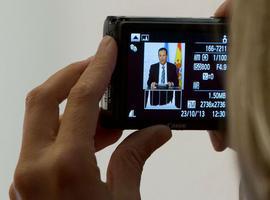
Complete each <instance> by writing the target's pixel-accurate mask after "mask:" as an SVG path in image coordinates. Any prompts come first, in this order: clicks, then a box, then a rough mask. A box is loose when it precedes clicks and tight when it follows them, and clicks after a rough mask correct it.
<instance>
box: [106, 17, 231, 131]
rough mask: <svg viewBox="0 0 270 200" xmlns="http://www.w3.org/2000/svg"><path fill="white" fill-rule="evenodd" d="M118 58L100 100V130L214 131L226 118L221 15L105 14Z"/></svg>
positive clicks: (225, 50) (225, 57) (224, 26)
mask: <svg viewBox="0 0 270 200" xmlns="http://www.w3.org/2000/svg"><path fill="white" fill-rule="evenodd" d="M104 35H110V36H112V37H114V38H115V40H116V41H117V44H118V59H117V64H116V68H115V71H114V73H113V75H112V79H111V82H110V85H109V87H108V89H107V91H106V92H105V94H104V96H103V98H102V100H101V108H102V111H101V124H102V126H104V127H106V128H121V129H141V128H144V127H147V126H151V125H155V124H164V125H168V126H169V127H171V128H172V129H185V130H217V129H223V128H224V127H225V124H226V123H225V122H226V114H227V113H226V98H227V97H226V91H225V87H224V86H225V74H226V71H227V69H228V64H227V60H228V31H227V23H226V20H225V19H223V18H197V19H196V18H139V17H114V16H110V17H107V19H106V20H105V23H104Z"/></svg>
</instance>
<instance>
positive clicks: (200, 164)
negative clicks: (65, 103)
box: [0, 0, 239, 200]
mask: <svg viewBox="0 0 270 200" xmlns="http://www.w3.org/2000/svg"><path fill="white" fill-rule="evenodd" d="M220 3H221V0H167V1H164V0H148V1H145V0H132V1H131V0H111V1H109V0H107V1H105V0H76V1H75V0H73V1H71V0H46V1H40V0H0V92H1V96H0V124H1V126H0V199H8V187H9V184H10V182H11V180H12V174H13V171H14V168H15V166H16V162H17V159H18V155H19V150H20V144H21V129H22V121H23V113H24V98H25V94H26V93H27V92H28V91H29V90H30V89H31V88H33V87H35V86H36V85H38V84H40V83H41V82H43V81H44V80H45V79H46V78H47V77H48V76H49V75H50V74H52V73H54V72H55V71H57V70H58V69H60V68H61V67H63V66H66V65H67V64H69V63H70V62H72V61H76V60H80V59H83V58H86V57H88V56H90V55H92V54H94V53H95V50H96V48H97V45H98V42H99V40H100V39H101V37H102V26H103V21H104V19H105V17H106V16H107V15H143V16H179V17H187V16H192V17H208V16H211V15H212V14H213V12H214V10H215V8H216V7H217V6H218V5H219V4H220ZM127 134H128V132H126V133H125V136H126V135H127ZM114 148H115V145H114V146H112V147H109V148H107V149H105V150H104V151H102V152H101V153H98V154H97V156H98V163H99V166H100V167H101V172H102V176H103V177H105V170H106V165H107V163H108V159H109V156H110V154H111V153H112V151H113V149H114ZM233 156H234V154H233V153H232V151H230V150H227V151H225V152H223V153H216V152H214V151H213V149H212V147H211V144H210V140H209V138H208V135H207V134H206V132H185V131H183V132H174V137H173V138H172V140H171V141H170V142H169V143H168V144H166V145H165V146H164V147H162V148H161V149H160V150H159V151H158V152H157V153H155V154H154V155H153V156H152V157H151V158H150V159H149V160H148V161H147V163H146V166H145V169H144V174H143V178H142V184H141V193H142V199H146V200H152V199H154V200H161V199H169V200H176V199H177V200H178V199H183V200H198V199H200V200H201V199H202V200H228V199H229V200H236V199H237V197H238V184H239V178H238V175H237V170H236V166H235V164H234V158H233Z"/></svg>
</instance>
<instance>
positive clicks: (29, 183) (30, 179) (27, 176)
mask: <svg viewBox="0 0 270 200" xmlns="http://www.w3.org/2000/svg"><path fill="white" fill-rule="evenodd" d="M39 174H40V173H36V170H34V169H33V168H20V169H17V170H16V171H15V174H14V180H13V184H14V187H15V188H16V190H17V191H18V192H19V193H21V194H24V193H29V192H31V191H32V190H33V188H34V187H35V185H37V184H38V183H37V180H38V179H39Z"/></svg>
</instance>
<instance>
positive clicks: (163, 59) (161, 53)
mask: <svg viewBox="0 0 270 200" xmlns="http://www.w3.org/2000/svg"><path fill="white" fill-rule="evenodd" d="M167 57H168V52H167V49H166V48H161V49H159V50H158V58H159V62H160V64H162V65H165V64H166V63H167Z"/></svg>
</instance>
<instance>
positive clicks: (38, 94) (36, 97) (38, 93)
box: [25, 86, 47, 107]
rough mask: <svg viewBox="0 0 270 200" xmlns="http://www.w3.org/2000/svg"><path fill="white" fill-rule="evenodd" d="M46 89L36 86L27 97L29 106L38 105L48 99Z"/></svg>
mask: <svg viewBox="0 0 270 200" xmlns="http://www.w3.org/2000/svg"><path fill="white" fill-rule="evenodd" d="M46 93H47V92H46V89H45V88H44V87H41V86H39V87H36V88H35V89H33V90H31V91H30V92H29V93H28V94H27V95H26V98H25V103H26V106H27V107H33V106H35V105H38V104H40V103H42V102H44V101H46V96H47V95H46Z"/></svg>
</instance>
